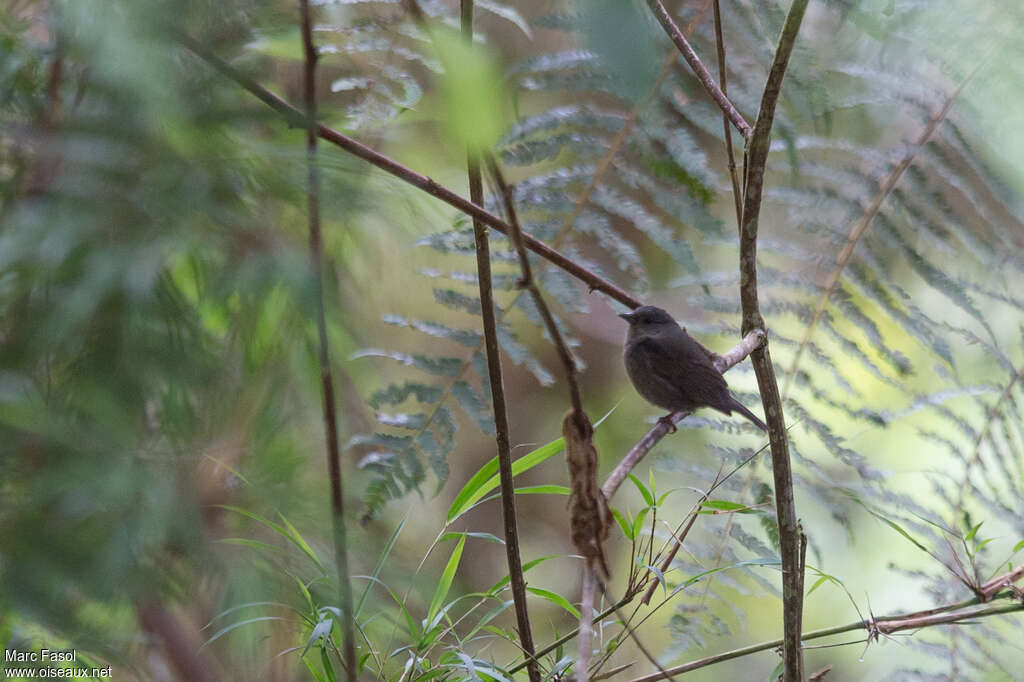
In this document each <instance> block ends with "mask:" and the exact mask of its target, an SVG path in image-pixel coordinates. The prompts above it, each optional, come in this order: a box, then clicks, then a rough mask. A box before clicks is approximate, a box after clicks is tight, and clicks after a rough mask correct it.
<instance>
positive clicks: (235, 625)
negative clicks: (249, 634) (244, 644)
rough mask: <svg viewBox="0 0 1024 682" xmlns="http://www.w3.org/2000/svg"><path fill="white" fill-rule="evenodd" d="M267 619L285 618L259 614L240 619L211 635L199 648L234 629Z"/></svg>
mask: <svg viewBox="0 0 1024 682" xmlns="http://www.w3.org/2000/svg"><path fill="white" fill-rule="evenodd" d="M267 620H284V618H281V617H280V616H257V617H256V618H249V619H247V620H242V621H239V622H237V623H232V624H231V625H229V626H227V627H226V628H222V629H220V630H218V631H217V633H216V634H215V635H213V636H212V637H210V639H208V640H206V641H205V642H203V645H202V646H201V647H199V648H200V649H203V648H205V647H206V646H207V645H209V644H213V643H214V642H216V641H217V640H218V639H220V638H221V637H222V636H224V635H226V634H228V633H229V632H231V631H232V630H235V629H237V628H240V627H242V626H243V625H251V624H252V623H259V622H261V621H267Z"/></svg>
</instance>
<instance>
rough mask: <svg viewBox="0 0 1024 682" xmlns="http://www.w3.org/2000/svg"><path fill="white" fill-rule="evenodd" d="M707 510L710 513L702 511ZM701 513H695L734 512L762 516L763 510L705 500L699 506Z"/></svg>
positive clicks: (720, 501) (725, 501) (722, 501)
mask: <svg viewBox="0 0 1024 682" xmlns="http://www.w3.org/2000/svg"><path fill="white" fill-rule="evenodd" d="M704 508H707V509H709V510H711V511H703V509H704ZM701 509H702V511H699V512H697V513H698V514H714V513H716V512H735V513H737V514H763V513H764V510H763V509H754V508H751V506H750V505H747V504H740V503H739V502H729V501H727V500H707V501H705V502H704V504H702V505H701Z"/></svg>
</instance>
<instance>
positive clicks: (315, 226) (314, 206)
mask: <svg viewBox="0 0 1024 682" xmlns="http://www.w3.org/2000/svg"><path fill="white" fill-rule="evenodd" d="M299 14H300V16H301V20H302V21H301V24H302V46H303V52H304V54H305V63H304V69H303V91H304V93H305V101H306V114H305V122H306V164H307V169H308V176H307V191H306V197H307V204H308V209H309V260H310V266H311V269H312V274H313V286H314V296H315V298H316V327H317V335H318V337H319V353H318V359H319V363H320V384H321V388H322V396H321V397H322V400H323V418H324V430H325V432H326V433H325V435H326V441H327V472H328V478H329V479H330V483H331V512H332V514H331V520H332V524H333V530H334V533H333V535H334V561H335V564H336V566H337V571H338V596H339V600H340V604H341V617H342V622H341V631H342V640H343V641H342V650H343V660H344V663H345V675H346V678H347V679H348V680H349V682H355V680H356V679H357V678H358V676H359V675H358V672H357V668H356V650H355V627H354V624H353V620H354V614H353V613H352V585H351V583H350V582H349V570H348V538H347V537H346V531H345V501H344V489H343V481H342V474H341V449H340V447H339V445H338V421H337V410H336V405H335V400H334V376H333V374H332V371H331V352H330V346H329V344H328V340H327V316H326V313H325V311H324V287H323V238H322V234H321V226H320V176H319V173H318V172H317V165H316V164H317V158H316V146H317V122H316V120H317V111H316V62H317V52H316V46H315V45H314V44H313V23H312V18H311V16H310V11H309V0H299Z"/></svg>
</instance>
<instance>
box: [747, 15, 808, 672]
mask: <svg viewBox="0 0 1024 682" xmlns="http://www.w3.org/2000/svg"><path fill="white" fill-rule="evenodd" d="M807 2H808V0H793V4H792V5H790V8H789V12H788V14H787V15H786V22H785V24H783V27H782V34H781V35H780V36H779V44H778V47H777V48H776V51H775V58H774V59H773V60H772V66H771V69H769V71H768V80H767V82H766V83H765V87H764V93H763V94H762V96H761V106H760V109H759V110H758V114H757V120H756V121H755V122H754V132H753V135H752V136H751V137H750V142H749V144H748V146H747V163H746V184H745V185H744V187H743V219H742V221H741V223H740V301H741V303H742V307H743V326H742V329H743V331H744V332H750V331H752V330H754V329H764V328H765V324H764V319H763V318H762V317H761V310H760V306H759V304H758V299H757V297H758V292H757V230H758V220H759V217H760V213H761V197H762V191H763V188H764V173H765V166H766V163H767V160H768V150H769V148H770V146H771V131H772V124H773V122H774V120H775V107H776V104H777V103H778V100H779V94H780V93H781V90H782V80H783V78H784V77H785V75H786V67H787V66H788V64H789V57H790V55H791V54H792V51H793V45H794V43H795V42H796V36H797V33H798V32H799V30H800V24H801V23H802V22H803V17H804V12H805V11H806V9H807ZM751 359H752V362H753V365H754V373H755V374H756V375H757V385H758V388H759V390H760V392H761V403H762V404H763V405H764V415H765V421H766V422H767V423H768V438H769V440H770V441H771V450H772V472H773V476H774V482H775V507H776V516H777V518H778V524H779V545H780V550H781V552H780V553H781V559H782V608H783V646H782V650H783V651H782V659H783V674H782V678H783V680H784V682H803V679H804V674H803V652H802V650H801V648H800V644H801V640H800V631H801V629H802V622H803V597H804V590H803V584H804V575H803V570H802V561H801V542H802V541H801V535H802V534H801V531H800V526H799V523H798V522H797V516H796V503H795V500H794V497H793V473H792V468H791V467H792V465H791V463H790V458H789V440H788V434H787V432H786V422H785V419H784V416H783V410H782V396H781V395H780V394H779V385H778V381H777V380H776V377H775V368H774V366H773V364H772V360H771V354H770V352H769V350H768V343H767V341H766V342H765V343H764V344H763V345H761V346H760V347H758V348H757V349H755V350H754V352H753V353H751Z"/></svg>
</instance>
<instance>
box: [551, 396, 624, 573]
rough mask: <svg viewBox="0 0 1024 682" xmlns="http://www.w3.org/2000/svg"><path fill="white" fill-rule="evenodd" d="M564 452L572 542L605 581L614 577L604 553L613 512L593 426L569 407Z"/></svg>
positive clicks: (563, 425)
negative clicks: (602, 479) (604, 486)
mask: <svg viewBox="0 0 1024 682" xmlns="http://www.w3.org/2000/svg"><path fill="white" fill-rule="evenodd" d="M562 435H563V436H564V437H565V453H566V459H567V461H568V463H569V485H570V487H571V489H572V495H571V497H570V498H569V523H570V529H571V531H572V544H573V546H574V547H575V548H576V551H577V552H579V553H580V554H581V555H582V556H583V558H584V559H586V561H587V566H588V567H589V568H590V569H591V570H592V571H595V574H596V575H598V577H600V578H601V579H602V580H607V579H608V578H609V577H610V576H611V571H610V570H609V569H608V561H607V559H605V555H604V542H605V540H607V539H608V531H609V529H610V528H611V522H612V514H611V510H610V509H609V508H608V501H607V500H605V497H604V493H602V492H601V488H600V487H599V486H598V484H597V448H595V447H594V427H593V426H592V425H591V423H590V419H589V418H588V417H587V415H586V414H585V413H583V412H577V411H575V410H569V411H568V412H566V414H565V417H564V418H563V419H562Z"/></svg>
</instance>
